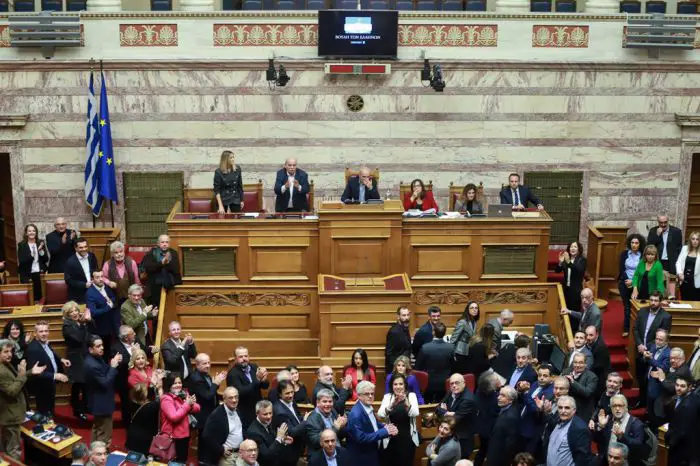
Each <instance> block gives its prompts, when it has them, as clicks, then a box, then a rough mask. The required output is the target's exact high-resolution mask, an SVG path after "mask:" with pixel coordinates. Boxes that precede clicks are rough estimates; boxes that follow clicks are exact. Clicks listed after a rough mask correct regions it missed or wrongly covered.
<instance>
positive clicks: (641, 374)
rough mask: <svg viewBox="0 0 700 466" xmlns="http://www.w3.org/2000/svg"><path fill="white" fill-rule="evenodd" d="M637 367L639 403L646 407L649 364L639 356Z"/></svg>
mask: <svg viewBox="0 0 700 466" xmlns="http://www.w3.org/2000/svg"><path fill="white" fill-rule="evenodd" d="M636 366H637V367H636V377H637V384H638V385H639V402H640V403H641V404H642V405H645V404H646V402H647V387H648V386H649V383H648V379H647V375H648V372H649V364H647V362H646V361H645V360H644V359H643V358H641V357H640V356H639V354H637V362H636Z"/></svg>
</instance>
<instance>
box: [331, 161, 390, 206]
mask: <svg viewBox="0 0 700 466" xmlns="http://www.w3.org/2000/svg"><path fill="white" fill-rule="evenodd" d="M370 199H381V197H380V196H379V191H378V190H377V180H375V179H373V178H372V176H371V174H370V171H369V168H367V167H362V168H360V175H359V176H351V177H350V179H349V180H348V184H347V185H346V186H345V191H343V195H342V196H340V200H341V201H343V202H347V201H359V202H362V203H364V202H367V201H369V200H370Z"/></svg>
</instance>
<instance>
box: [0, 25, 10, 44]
mask: <svg viewBox="0 0 700 466" xmlns="http://www.w3.org/2000/svg"><path fill="white" fill-rule="evenodd" d="M9 46H10V26H7V25H1V26H0V47H9Z"/></svg>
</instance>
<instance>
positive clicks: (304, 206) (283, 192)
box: [274, 157, 313, 212]
mask: <svg viewBox="0 0 700 466" xmlns="http://www.w3.org/2000/svg"><path fill="white" fill-rule="evenodd" d="M274 191H275V194H276V195H277V198H276V199H275V212H302V211H307V210H313V206H309V201H308V199H307V197H306V195H307V194H308V193H309V175H307V174H306V172H305V171H304V170H302V169H300V168H297V159H295V158H291V157H290V158H288V159H287V160H285V161H284V167H283V168H282V169H280V170H279V171H277V174H276V177H275V186H274Z"/></svg>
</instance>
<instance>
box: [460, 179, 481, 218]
mask: <svg viewBox="0 0 700 466" xmlns="http://www.w3.org/2000/svg"><path fill="white" fill-rule="evenodd" d="M455 212H464V213H466V214H467V216H471V215H472V214H477V215H480V214H483V213H484V208H483V207H482V205H481V202H479V201H477V200H476V185H475V184H474V183H469V184H467V185H466V186H465V187H464V189H463V190H462V194H460V195H459V199H457V200H456V201H455Z"/></svg>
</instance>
